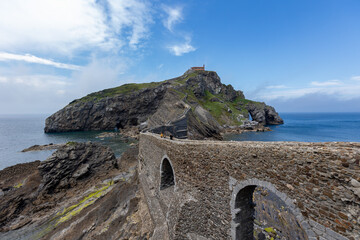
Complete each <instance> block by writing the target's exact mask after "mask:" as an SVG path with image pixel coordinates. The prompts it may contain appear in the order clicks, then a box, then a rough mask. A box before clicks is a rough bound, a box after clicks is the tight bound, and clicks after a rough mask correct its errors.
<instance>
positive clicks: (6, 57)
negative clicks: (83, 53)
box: [0, 52, 81, 70]
mask: <svg viewBox="0 0 360 240" xmlns="http://www.w3.org/2000/svg"><path fill="white" fill-rule="evenodd" d="M10 60H15V61H25V62H29V63H38V64H44V65H50V66H53V67H57V68H63V69H69V70H79V69H80V68H81V67H80V66H77V65H72V64H65V63H59V62H54V61H52V60H49V59H44V58H39V57H36V56H33V55H30V54H25V55H19V54H12V53H6V52H0V61H10Z"/></svg>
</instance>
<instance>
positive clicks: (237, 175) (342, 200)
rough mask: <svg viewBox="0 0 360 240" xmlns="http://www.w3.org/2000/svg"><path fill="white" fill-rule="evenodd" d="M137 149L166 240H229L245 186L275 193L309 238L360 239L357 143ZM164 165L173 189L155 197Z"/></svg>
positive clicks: (147, 145) (167, 144) (143, 140)
mask: <svg viewBox="0 0 360 240" xmlns="http://www.w3.org/2000/svg"><path fill="white" fill-rule="evenodd" d="M139 148H140V149H139V161H140V165H139V168H140V169H139V170H140V173H141V174H142V175H143V176H145V177H146V179H147V183H148V184H149V189H151V190H150V191H151V192H150V193H149V194H148V195H147V196H150V197H153V198H157V199H158V201H159V205H160V209H158V210H156V211H159V212H160V213H161V214H163V216H165V218H166V219H167V220H166V221H167V222H168V231H169V236H170V239H201V237H203V238H205V239H206V238H207V239H233V238H234V237H233V234H232V231H233V229H232V228H233V223H232V219H233V216H232V212H231V211H232V206H231V204H232V199H233V198H234V194H236V193H237V192H236V191H238V189H237V190H236V186H238V185H239V184H241V183H244V182H246V181H258V183H264V184H265V185H266V184H267V185H268V186H272V187H273V188H274V189H271V187H268V188H270V189H269V190H271V191H275V193H277V194H278V195H281V196H280V197H281V198H282V199H284V200H285V201H286V203H287V204H288V205H289V206H290V207H291V209H293V211H294V212H295V213H294V214H295V215H296V214H297V218H298V220H300V222H301V224H302V227H303V228H304V229H305V230H306V232H307V233H308V238H309V239H346V238H348V239H360V185H358V184H359V182H360V165H359V161H360V144H359V143H302V142H220V141H191V140H173V141H171V140H169V139H161V138H160V137H159V136H158V135H156V134H151V133H145V134H141V136H140V145H139ZM164 158H167V159H168V160H169V161H170V162H171V165H172V167H173V170H174V174H175V186H173V187H171V188H167V189H164V190H160V178H161V172H160V165H161V162H162V160H163V159H164ZM254 185H259V184H256V182H254ZM153 211H154V210H153ZM345 237H346V238H345Z"/></svg>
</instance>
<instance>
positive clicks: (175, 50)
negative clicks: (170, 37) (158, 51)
mask: <svg viewBox="0 0 360 240" xmlns="http://www.w3.org/2000/svg"><path fill="white" fill-rule="evenodd" d="M168 49H169V51H170V52H171V53H172V54H174V55H175V56H182V55H183V54H185V53H189V52H193V51H195V50H196V48H194V47H193V46H192V45H191V44H190V38H188V39H186V42H185V43H181V44H176V45H173V46H170V47H168Z"/></svg>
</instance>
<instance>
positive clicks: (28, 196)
mask: <svg viewBox="0 0 360 240" xmlns="http://www.w3.org/2000/svg"><path fill="white" fill-rule="evenodd" d="M137 154H138V151H137V150H136V149H135V148H132V149H130V150H129V151H128V152H126V153H124V154H123V157H122V158H121V159H119V160H117V159H115V157H114V154H113V153H112V152H111V151H110V150H109V148H107V147H103V146H101V145H100V144H97V143H74V142H71V143H68V144H66V145H65V146H63V147H60V148H59V149H58V150H57V151H56V152H54V153H53V155H52V156H51V157H49V158H48V159H47V160H46V161H45V162H40V161H37V162H33V163H25V164H19V165H16V166H13V167H9V168H6V169H4V170H2V171H0V188H1V191H0V192H1V194H0V239H2V240H13V239H54V240H55V239H58V240H60V239H89V240H90V239H91V240H93V239H139V240H140V239H149V238H150V237H151V235H152V232H153V223H152V219H151V216H150V213H149V209H148V207H147V204H146V201H145V199H144V196H143V191H142V188H141V186H140V185H139V184H138V175H137V171H136V164H137ZM118 162H120V163H119V164H118ZM118 165H120V168H119V169H118V168H117V166H118Z"/></svg>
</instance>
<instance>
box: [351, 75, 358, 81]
mask: <svg viewBox="0 0 360 240" xmlns="http://www.w3.org/2000/svg"><path fill="white" fill-rule="evenodd" d="M351 80H355V81H360V76H353V77H351Z"/></svg>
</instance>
